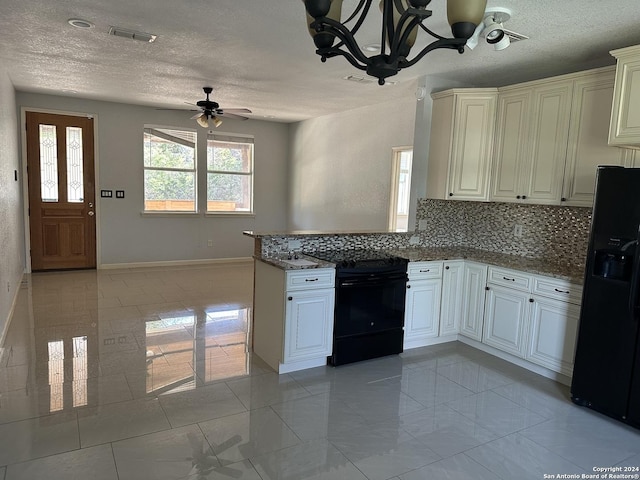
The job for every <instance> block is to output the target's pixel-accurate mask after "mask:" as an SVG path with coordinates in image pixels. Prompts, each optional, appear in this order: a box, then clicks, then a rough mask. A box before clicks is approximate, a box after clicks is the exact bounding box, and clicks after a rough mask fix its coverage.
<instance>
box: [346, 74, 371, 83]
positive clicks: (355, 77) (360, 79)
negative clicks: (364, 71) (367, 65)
mask: <svg viewBox="0 0 640 480" xmlns="http://www.w3.org/2000/svg"><path fill="white" fill-rule="evenodd" d="M342 78H343V79H344V80H347V81H349V82H356V83H373V82H375V81H376V80H375V79H373V78H371V77H361V76H360V75H347V76H346V77H342Z"/></svg>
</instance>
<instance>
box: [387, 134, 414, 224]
mask: <svg viewBox="0 0 640 480" xmlns="http://www.w3.org/2000/svg"><path fill="white" fill-rule="evenodd" d="M407 152H411V156H410V168H409V169H408V170H407V171H406V172H405V171H403V170H402V168H401V164H402V156H403V154H405V153H407ZM403 173H406V175H407V179H406V188H405V191H404V193H406V194H407V215H404V216H406V217H408V216H409V210H410V209H411V177H412V173H413V146H406V147H393V148H392V159H391V194H390V199H389V222H388V224H389V230H390V231H392V232H408V231H410V228H409V225H408V224H407V228H406V229H401V228H400V229H399V228H398V217H399V216H400V212H398V204H399V201H400V200H401V199H400V193H402V192H401V190H402V189H401V188H400V178H401V175H402V174H403Z"/></svg>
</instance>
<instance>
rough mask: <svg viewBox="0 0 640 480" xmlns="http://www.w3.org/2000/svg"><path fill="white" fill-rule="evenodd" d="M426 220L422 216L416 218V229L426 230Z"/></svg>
mask: <svg viewBox="0 0 640 480" xmlns="http://www.w3.org/2000/svg"><path fill="white" fill-rule="evenodd" d="M427 225H428V224H427V221H426V220H425V219H424V218H423V219H421V220H418V230H426V229H427Z"/></svg>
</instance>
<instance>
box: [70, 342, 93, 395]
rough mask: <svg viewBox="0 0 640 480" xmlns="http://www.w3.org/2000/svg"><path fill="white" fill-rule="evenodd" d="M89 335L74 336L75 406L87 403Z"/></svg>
mask: <svg viewBox="0 0 640 480" xmlns="http://www.w3.org/2000/svg"><path fill="white" fill-rule="evenodd" d="M88 360H89V359H88V357H87V337H86V336H83V337H73V406H74V407H82V406H84V405H86V404H87V377H88Z"/></svg>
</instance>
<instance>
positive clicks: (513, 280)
mask: <svg viewBox="0 0 640 480" xmlns="http://www.w3.org/2000/svg"><path fill="white" fill-rule="evenodd" d="M502 278H503V279H504V280H509V281H510V282H515V281H516V279H515V278H507V277H502Z"/></svg>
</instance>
